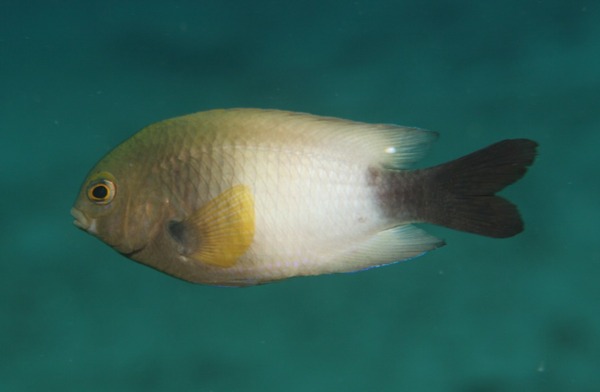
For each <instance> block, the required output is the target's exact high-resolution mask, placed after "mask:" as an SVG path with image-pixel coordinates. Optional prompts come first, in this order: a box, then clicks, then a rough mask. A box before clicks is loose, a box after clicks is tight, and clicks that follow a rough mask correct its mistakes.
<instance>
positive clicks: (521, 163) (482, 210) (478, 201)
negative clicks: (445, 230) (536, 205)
mask: <svg viewBox="0 0 600 392" xmlns="http://www.w3.org/2000/svg"><path fill="white" fill-rule="evenodd" d="M536 147H537V143H536V142H534V141H532V140H528V139H509V140H503V141H501V142H498V143H496V144H492V145H491V146H488V147H486V148H483V149H481V150H479V151H476V152H474V153H471V154H469V155H466V156H464V157H462V158H459V159H456V160H454V161H450V162H447V163H444V164H442V165H438V166H434V167H430V168H427V169H421V170H417V171H413V172H405V171H392V172H390V173H389V175H390V176H391V178H390V181H389V182H387V186H385V187H384V188H382V190H381V192H380V198H381V200H382V203H383V204H382V205H383V206H385V207H386V209H387V210H388V211H389V212H390V213H392V214H394V215H396V216H397V217H398V218H400V219H402V220H407V221H414V222H427V223H433V224H436V225H440V226H445V227H449V228H451V229H455V230H461V231H466V232H470V233H475V234H479V235H484V236H488V237H495V238H504V237H511V236H514V235H516V234H518V233H520V232H521V231H522V230H523V221H522V220H521V216H520V215H519V212H518V210H517V207H516V206H515V205H514V204H512V203H511V202H509V201H508V200H506V199H504V198H502V197H500V196H496V192H499V191H500V190H502V189H504V188H505V187H506V186H508V185H510V184H512V183H514V182H515V181H517V180H519V179H520V178H521V177H523V175H524V174H525V172H526V171H527V167H528V166H530V165H531V164H532V163H533V160H534V159H535V155H536ZM390 199H391V200H390Z"/></svg>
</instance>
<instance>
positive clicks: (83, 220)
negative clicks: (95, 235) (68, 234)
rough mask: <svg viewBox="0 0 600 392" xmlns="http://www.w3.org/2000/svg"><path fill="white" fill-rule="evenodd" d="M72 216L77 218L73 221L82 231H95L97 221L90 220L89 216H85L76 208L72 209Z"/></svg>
mask: <svg viewBox="0 0 600 392" xmlns="http://www.w3.org/2000/svg"><path fill="white" fill-rule="evenodd" d="M71 215H72V216H73V218H75V220H74V221H73V224H74V225H75V226H77V227H78V228H80V229H81V230H85V231H88V232H92V231H94V229H95V226H96V225H95V223H96V221H95V219H89V218H88V217H87V216H85V214H84V213H83V212H81V211H80V210H78V209H77V208H75V207H73V208H71Z"/></svg>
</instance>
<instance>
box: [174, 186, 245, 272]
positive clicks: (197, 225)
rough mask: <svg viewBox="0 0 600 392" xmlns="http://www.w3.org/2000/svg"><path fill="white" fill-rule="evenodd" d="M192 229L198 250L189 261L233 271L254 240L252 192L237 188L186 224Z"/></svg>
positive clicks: (230, 190) (191, 255) (222, 196)
mask: <svg viewBox="0 0 600 392" xmlns="http://www.w3.org/2000/svg"><path fill="white" fill-rule="evenodd" d="M185 225H186V226H187V227H193V228H194V229H195V230H193V232H195V233H196V235H197V243H198V245H199V246H198V247H197V249H196V250H194V251H193V252H192V253H191V254H190V255H189V257H191V258H192V259H194V260H195V261H197V262H201V263H206V264H210V265H214V266H219V267H231V266H233V265H234V264H235V263H236V261H237V260H238V259H239V258H240V257H241V256H242V255H243V254H244V253H245V252H246V251H247V250H248V248H249V247H250V245H251V244H252V241H253V239H254V232H255V214H254V198H253V196H252V192H251V191H250V188H249V187H247V186H245V185H235V186H233V187H231V188H230V189H228V190H226V191H225V192H223V193H221V194H220V195H219V196H217V197H215V198H214V199H213V200H211V201H209V202H208V203H206V204H205V205H204V206H202V207H201V208H200V209H198V210H197V211H196V212H194V214H193V215H191V216H190V217H189V218H188V219H186V220H185Z"/></svg>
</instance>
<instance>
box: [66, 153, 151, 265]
mask: <svg viewBox="0 0 600 392" xmlns="http://www.w3.org/2000/svg"><path fill="white" fill-rule="evenodd" d="M111 163H113V162H111V160H108V161H106V162H105V161H101V162H100V163H98V165H97V166H96V167H95V168H94V169H92V171H91V172H90V174H89V175H88V177H87V178H86V180H85V181H84V183H83V185H82V186H81V189H80V191H79V195H78V197H77V200H76V201H75V204H74V205H73V208H72V209H71V215H73V217H74V218H75V220H74V221H73V223H74V224H75V226H77V227H78V228H80V229H82V230H84V231H86V232H87V233H89V234H91V235H93V236H95V237H98V238H99V239H100V240H102V241H103V242H105V243H106V244H108V245H110V246H111V247H113V248H115V249H116V250H117V251H118V252H120V253H122V254H124V255H126V256H128V257H131V255H133V254H135V253H137V252H139V251H140V250H142V249H144V248H145V247H146V246H147V245H148V243H149V242H151V241H152V240H153V238H154V237H155V236H156V232H157V230H158V229H159V228H160V226H161V223H162V222H163V221H162V219H161V217H162V215H161V208H160V202H159V201H158V200H157V197H155V196H156V192H153V189H152V184H151V178H150V177H149V176H148V175H144V174H143V171H142V170H140V169H139V168H138V169H136V168H137V167H138V166H139V165H138V164H137V163H136V162H135V161H134V162H128V163H125V164H124V165H114V164H111Z"/></svg>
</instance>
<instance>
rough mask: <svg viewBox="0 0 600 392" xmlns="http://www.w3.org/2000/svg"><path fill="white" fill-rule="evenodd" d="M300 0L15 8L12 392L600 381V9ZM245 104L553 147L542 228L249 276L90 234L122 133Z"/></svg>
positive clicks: (9, 21) (540, 190) (8, 173)
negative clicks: (166, 270)
mask: <svg viewBox="0 0 600 392" xmlns="http://www.w3.org/2000/svg"><path fill="white" fill-rule="evenodd" d="M288 3H292V2H277V1H252V2H245V1H216V0H214V1H178V2H160V1H155V2H150V1H145V2H127V1H89V2H88V1H82V2H75V1H56V2H42V1H2V2H1V3H0V76H1V82H0V96H1V105H0V114H1V115H0V129H1V132H2V133H1V139H0V140H1V144H0V149H1V150H0V153H1V157H2V164H1V165H0V170H1V171H2V176H1V178H0V179H1V187H2V188H1V192H2V203H1V204H0V209H1V217H2V218H1V222H2V229H1V236H0V246H1V250H2V258H1V260H2V262H1V263H0V282H1V283H0V290H1V296H0V315H1V321H0V391H215V392H219V391H261V392H264V391H286V392H292V391H348V392H351V391H465V392H487V391H490V392H495V391H544V392H548V391H598V390H600V284H599V282H600V251H598V247H597V244H598V234H599V233H600V230H599V227H598V226H599V225H598V222H599V221H600V213H599V212H600V209H599V196H600V181H599V178H598V174H599V168H600V165H599V163H600V162H599V161H600V159H599V156H598V148H599V146H600V4H599V3H598V2H594V1H566V0H565V1H543V0H542V1H523V0H513V1H502V2H491V1H489V2H467V1H436V2H421V1H410V2H402V1H352V2H350V1H330V0H320V1H313V0H310V1H302V2H295V3H293V4H288ZM238 106H244V107H272V108H280V109H289V110H298V111H305V112H311V113H315V114H324V115H333V116H339V117H346V118H351V119H355V120H362V121H370V122H384V123H399V124H406V125H414V126H420V127H423V128H429V129H433V130H437V131H439V132H440V133H441V138H440V140H439V141H438V142H437V144H436V146H435V147H434V148H433V151H432V153H431V154H430V156H429V157H428V159H427V161H426V162H425V163H424V164H433V163H439V162H442V161H445V160H448V159H451V158H455V157H457V156H460V155H463V154H465V153H468V152H470V151H473V150H475V149H478V148H480V147H483V146H485V145H487V144H490V143H492V142H495V141H498V140H501V139H505V138H513V137H528V138H532V139H534V140H537V141H538V142H539V143H540V146H541V147H540V155H539V157H538V160H537V162H536V163H535V165H534V166H533V168H532V169H531V170H530V171H529V173H528V175H527V176H526V177H525V178H524V179H523V180H522V181H521V182H519V183H518V184H516V185H515V186H513V187H511V188H509V189H508V190H507V191H506V192H505V193H504V194H505V195H507V196H509V197H510V198H511V199H512V200H514V201H515V202H517V203H518V204H519V206H520V209H521V212H522V215H523V217H524V219H525V221H526V225H527V227H526V231H525V232H524V233H522V234H521V235H519V236H517V237H514V238H511V239H507V240H493V239H487V238H482V237H478V236H475V235H469V234H465V233H458V232H453V231H450V230H446V229H442V228H428V230H430V231H431V232H433V233H434V234H436V235H438V236H441V237H444V238H445V239H446V240H447V242H448V246H446V247H444V248H442V249H440V250H437V251H435V252H432V253H430V254H428V255H426V256H425V257H422V258H420V259H418V260H413V261H411V262H407V263H402V264H397V265H394V266H391V267H387V268H379V269H376V270H371V271H368V272H364V273H359V274H347V275H332V276H321V277H313V278H299V279H292V280H287V281H284V282H281V283H276V284H272V285H266V286H260V287H254V288H248V289H225V288H216V287H207V286H199V285H192V284H188V283H184V282H182V281H179V280H176V279H173V278H170V277H168V276H166V275H163V274H160V273H158V272H156V271H154V270H151V269H149V268H146V267H143V266H141V265H138V264H136V263H134V262H131V261H129V260H127V259H125V258H123V257H122V256H120V255H119V254H117V253H116V252H114V251H113V250H112V249H110V248H109V247H108V246H106V245H104V244H102V243H101V242H100V241H98V240H96V239H94V238H92V237H91V236H89V235H86V234H85V233H83V232H81V231H80V230H77V229H76V228H75V227H74V226H73V225H72V223H71V222H72V218H71V217H70V215H69V209H70V207H71V204H72V202H73V201H74V198H75V197H76V194H77V191H78V188H79V186H80V183H81V181H82V180H83V178H84V176H85V174H86V173H87V170H89V169H90V167H91V166H92V165H93V164H94V163H95V162H96V161H97V160H98V159H99V158H100V157H101V156H102V155H103V154H104V153H106V152H107V151H109V150H110V149H111V147H114V146H115V145H116V144H117V143H118V142H120V141H121V140H123V139H125V138H126V137H128V136H129V135H131V134H132V133H134V132H135V131H137V130H138V129H139V128H141V127H143V126H145V125H147V124H149V123H151V122H154V121H157V120H161V119H164V118H168V117H173V116H176V115H181V114H186V113H191V112H195V111H199V110H205V109H210V108H216V107H238Z"/></svg>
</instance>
